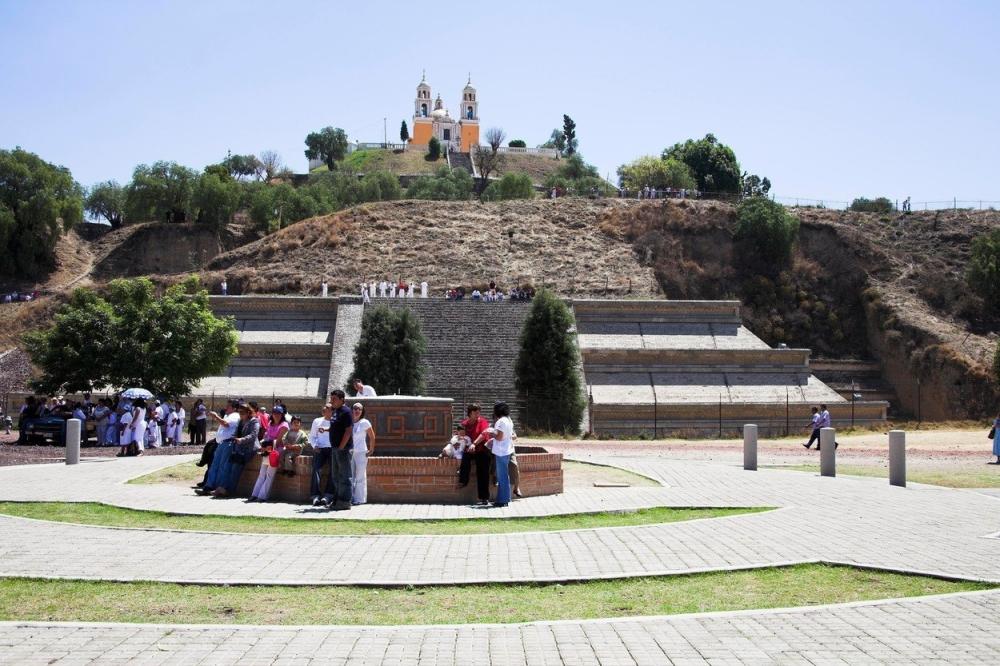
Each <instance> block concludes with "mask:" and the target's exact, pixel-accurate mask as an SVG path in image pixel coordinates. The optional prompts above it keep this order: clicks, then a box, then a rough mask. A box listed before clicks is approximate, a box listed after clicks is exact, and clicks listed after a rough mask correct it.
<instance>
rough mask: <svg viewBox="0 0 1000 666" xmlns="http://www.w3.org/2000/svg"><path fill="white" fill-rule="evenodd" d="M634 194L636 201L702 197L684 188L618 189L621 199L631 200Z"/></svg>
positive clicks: (696, 191) (694, 191) (647, 187)
mask: <svg viewBox="0 0 1000 666" xmlns="http://www.w3.org/2000/svg"><path fill="white" fill-rule="evenodd" d="M633 194H634V195H635V198H636V199H697V198H698V197H700V196H701V192H699V191H698V190H688V189H685V188H682V187H664V188H661V189H657V188H655V187H650V186H649V185H646V186H645V187H643V188H642V189H641V190H635V191H632V190H628V189H626V188H624V187H621V188H619V189H618V196H619V198H621V199H630V198H631V197H632V196H633Z"/></svg>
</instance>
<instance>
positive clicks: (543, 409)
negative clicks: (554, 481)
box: [514, 289, 586, 434]
mask: <svg viewBox="0 0 1000 666" xmlns="http://www.w3.org/2000/svg"><path fill="white" fill-rule="evenodd" d="M572 326H573V315H572V314H571V313H570V310H569V306H567V305H566V304H565V303H564V302H563V301H562V300H560V299H559V298H557V297H556V296H555V295H554V294H553V293H552V292H550V291H548V290H544V289H543V290H542V291H540V292H539V293H538V295H537V296H535V299H534V301H533V303H532V304H531V311H530V312H529V313H528V317H527V319H525V322H524V328H523V329H522V330H521V351H520V352H519V353H518V356H517V363H516V365H515V368H514V369H515V374H516V382H517V390H518V392H519V393H520V394H521V396H522V397H523V398H524V400H525V401H526V404H527V405H528V408H527V409H526V410H525V422H526V423H525V425H526V426H527V427H529V428H536V429H543V430H547V431H550V432H555V431H561V432H568V433H573V434H576V433H578V432H579V431H580V421H581V420H582V419H583V409H584V406H585V404H586V402H585V399H584V395H583V388H582V386H581V384H580V375H579V373H578V370H577V366H578V364H579V354H578V352H577V346H576V341H575V340H574V339H573V334H572V333H570V330H571V328H572Z"/></svg>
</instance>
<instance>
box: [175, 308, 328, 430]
mask: <svg viewBox="0 0 1000 666" xmlns="http://www.w3.org/2000/svg"><path fill="white" fill-rule="evenodd" d="M210 304H211V307H212V310H213V311H214V312H215V314H217V315H224V316H231V317H233V318H234V319H235V326H236V330H237V331H238V333H239V352H238V353H237V355H236V356H235V357H234V358H233V359H232V361H231V362H230V364H229V367H228V368H227V369H226V371H225V372H224V373H223V374H222V375H219V376H215V377H206V378H205V379H203V380H202V381H201V383H200V384H199V385H198V386H197V387H196V388H195V389H194V390H193V391H192V396H195V397H200V398H214V401H215V402H216V403H217V404H218V403H221V401H222V400H224V399H226V398H229V397H241V398H245V399H248V400H250V399H254V400H258V401H265V402H267V403H268V404H269V403H270V401H271V399H272V398H274V397H280V398H282V399H283V400H285V402H286V403H287V404H289V406H290V407H291V406H292V404H301V405H302V406H303V408H306V406H307V408H308V410H309V411H310V413H311V412H312V411H315V408H316V406H317V403H318V404H319V405H322V402H321V401H322V400H323V398H324V396H325V395H326V393H327V387H328V378H329V374H330V357H331V350H332V342H333V332H334V330H335V328H336V323H337V300H336V299H332V298H315V297H301V296H212V297H210Z"/></svg>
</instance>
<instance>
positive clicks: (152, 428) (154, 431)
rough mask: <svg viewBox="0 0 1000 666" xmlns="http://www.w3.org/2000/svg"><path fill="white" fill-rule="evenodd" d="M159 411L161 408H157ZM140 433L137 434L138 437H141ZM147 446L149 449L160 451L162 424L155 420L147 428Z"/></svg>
mask: <svg viewBox="0 0 1000 666" xmlns="http://www.w3.org/2000/svg"><path fill="white" fill-rule="evenodd" d="M157 409H159V408H157ZM139 436H140V435H139V433H136V437H139ZM143 437H145V444H146V448H147V449H158V448H160V424H159V423H157V422H156V421H155V420H153V421H150V422H149V424H148V425H147V426H146V434H145V435H143Z"/></svg>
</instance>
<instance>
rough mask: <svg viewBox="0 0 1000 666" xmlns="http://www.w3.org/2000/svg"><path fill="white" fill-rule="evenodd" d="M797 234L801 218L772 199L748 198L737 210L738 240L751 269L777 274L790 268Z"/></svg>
mask: <svg viewBox="0 0 1000 666" xmlns="http://www.w3.org/2000/svg"><path fill="white" fill-rule="evenodd" d="M798 233H799V221H798V219H797V218H795V217H794V216H792V215H791V214H789V213H788V211H787V210H785V207H784V206H782V205H781V204H779V203H775V202H773V201H771V200H770V199H765V198H762V197H754V198H752V199H746V200H744V201H743V202H742V203H740V205H739V207H738V208H737V222H736V240H737V242H739V243H741V244H742V245H743V248H742V249H743V251H744V255H745V256H744V259H745V260H748V262H749V263H748V266H749V267H751V268H754V269H759V270H761V271H762V272H765V273H770V274H777V273H778V272H780V270H781V269H782V268H785V267H787V266H788V265H789V263H790V262H791V259H792V248H793V247H794V245H795V239H796V238H797V236H798Z"/></svg>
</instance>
